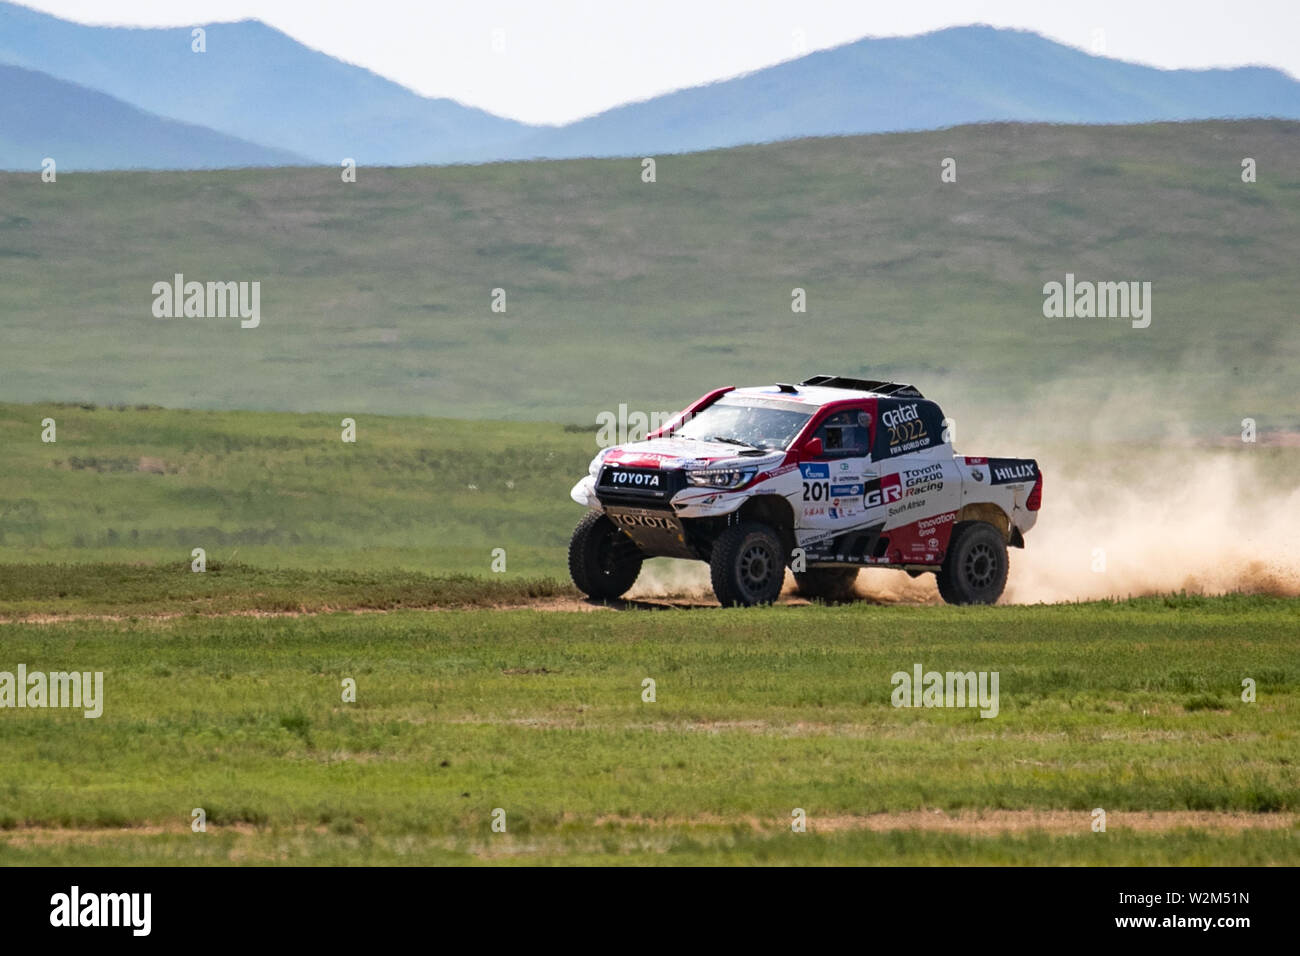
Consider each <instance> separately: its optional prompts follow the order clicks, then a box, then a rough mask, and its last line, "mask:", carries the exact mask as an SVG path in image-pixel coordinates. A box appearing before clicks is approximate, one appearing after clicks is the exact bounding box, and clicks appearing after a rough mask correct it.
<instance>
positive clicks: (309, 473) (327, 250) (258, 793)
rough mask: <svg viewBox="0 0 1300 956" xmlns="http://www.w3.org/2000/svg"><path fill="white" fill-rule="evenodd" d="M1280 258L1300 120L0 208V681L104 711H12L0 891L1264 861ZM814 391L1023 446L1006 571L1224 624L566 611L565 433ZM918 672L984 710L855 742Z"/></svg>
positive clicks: (815, 611) (1281, 399)
mask: <svg viewBox="0 0 1300 956" xmlns="http://www.w3.org/2000/svg"><path fill="white" fill-rule="evenodd" d="M949 156H951V157H954V158H955V159H956V160H957V164H958V166H957V168H958V182H957V183H954V184H942V183H940V181H939V175H938V173H939V166H940V162H941V160H942V159H943V158H945V157H949ZM1246 156H1249V157H1252V158H1254V159H1256V161H1257V163H1258V168H1259V181H1258V182H1257V183H1254V184H1244V183H1242V182H1241V181H1240V178H1239V175H1240V168H1241V166H1240V164H1241V159H1242V158H1243V157H1246ZM1298 227H1300V123H1286V122H1267V121H1251V122H1232V123H1226V122H1225V123H1220V122H1206V123H1189V124H1161V125H1155V126H1134V127H1122V128H1121V127H1087V128H1080V127H1047V126H981V127H968V128H961V129H954V130H944V131H937V132H932V133H917V134H902V135H891V136H873V137H849V138H839V139H824V140H805V141H797V142H789V143H781V144H774V145H769V146H756V147H746V148H742V149H734V150H722V151H717V152H712V153H701V154H694V155H687V156H673V157H659V165H658V182H656V183H654V184H644V183H642V182H641V181H640V163H639V161H638V160H635V159H632V160H591V161H587V160H578V161H565V162H537V163H515V164H497V165H489V166H479V167H444V168H425V169H389V170H380V169H365V168H363V169H362V170H361V171H360V175H359V181H358V182H357V183H356V184H354V185H344V184H342V183H341V182H340V181H339V179H338V176H337V173H336V172H335V171H331V170H329V169H321V170H292V169H278V170H246V171H221V172H204V173H197V172H195V173H180V172H178V173H108V174H91V175H71V174H64V175H60V177H59V180H58V182H57V183H56V184H53V185H49V184H42V183H41V182H40V180H39V177H37V176H32V175H28V174H16V173H4V174H0V325H3V327H4V336H5V338H4V349H5V351H4V357H3V360H2V365H3V370H2V371H3V374H0V447H3V449H4V455H3V456H0V699H2V698H3V694H4V684H3V682H4V677H3V674H4V673H5V672H14V671H16V669H17V668H18V666H19V665H25V666H26V667H27V668H28V669H29V670H31V671H38V670H46V671H55V670H69V669H75V670H77V671H102V672H103V674H104V681H105V702H104V713H103V716H101V717H99V718H97V719H85V718H83V717H82V716H80V713H79V712H76V713H74V712H70V711H68V710H52V709H26V708H23V709H9V708H3V709H0V864H10V865H12V864H18V865H21V864H64V863H85V864H110V865H113V864H136V863H142V864H155V863H156V864H202V863H219V864H223V863H231V864H258V863H266V864H281V863H289V864H292V863H310V864H365V863H401V864H418V863H547V864H550V863H556V864H572V863H629V864H672V863H686V864H726V863H734V864H749V863H755V864H818V863H868V864H899V863H901V864H999V863H1010V864H1063V865H1072V864H1080V865H1097V864H1132V865H1149V864H1177V865H1202V864H1226V865H1234V864H1241V865H1265V864H1285V865H1295V864H1297V863H1300V825H1298V823H1297V821H1298V820H1300V790H1298V788H1300V771H1298V769H1297V763H1296V760H1297V756H1296V755H1297V753H1300V750H1298V748H1297V734H1298V733H1300V723H1298V722H1297V708H1298V706H1300V657H1298V656H1297V654H1296V635H1297V634H1298V633H1300V600H1297V599H1295V598H1283V597H1277V596H1266V595H1269V594H1274V595H1282V594H1295V593H1296V591H1297V588H1296V584H1295V581H1294V580H1291V578H1294V574H1295V568H1296V567H1297V566H1298V565H1297V562H1296V557H1295V544H1294V542H1295V541H1296V540H1300V532H1298V531H1297V529H1296V527H1295V523H1294V521H1293V519H1292V516H1293V515H1294V514H1295V512H1296V509H1295V505H1296V502H1297V501H1300V499H1297V498H1296V494H1297V492H1296V488H1295V486H1296V482H1295V474H1296V469H1297V467H1300V442H1297V441H1296V435H1295V433H1296V432H1297V431H1300V400H1298V399H1297V395H1300V392H1298V391H1297V389H1296V388H1295V355H1296V353H1297V346H1300V331H1297V329H1296V326H1295V321H1294V316H1295V309H1294V292H1295V290H1294V285H1295V283H1294V273H1295V262H1296V259H1297V256H1298V255H1300V228H1298ZM177 272H183V273H185V274H186V276H187V277H188V278H190V279H197V280H244V281H252V280H258V281H261V282H262V283H263V296H262V308H263V317H262V325H261V327H260V328H258V329H255V330H241V329H239V328H238V322H237V320H217V319H203V320H199V319H172V320H164V319H154V318H153V317H152V316H151V314H150V306H151V303H152V293H151V288H152V285H153V283H154V282H157V281H160V280H170V278H171V276H172V275H173V274H174V273H177ZM1067 272H1072V273H1075V274H1076V275H1077V276H1078V277H1079V278H1081V279H1092V280H1103V281H1104V280H1138V281H1150V282H1152V283H1153V290H1154V313H1153V321H1152V325H1151V327H1150V328H1148V329H1145V330H1134V329H1132V328H1130V327H1129V325H1128V324H1127V322H1124V321H1119V322H1115V321H1107V320H1075V321H1069V320H1047V319H1044V318H1043V316H1042V312H1041V309H1042V302H1043V298H1042V292H1041V290H1042V286H1043V283H1044V282H1047V281H1051V280H1058V281H1059V280H1060V279H1062V278H1063V276H1064V274H1065V273H1067ZM497 287H501V288H504V289H506V291H507V296H508V308H507V311H506V312H505V313H504V314H502V313H494V312H492V311H491V310H490V308H489V304H490V301H491V290H492V289H493V288H497ZM794 287H800V288H804V289H805V290H806V291H807V294H808V312H807V313H806V314H794V313H792V312H791V310H790V302H791V289H792V288H794ZM823 371H827V372H837V373H840V374H850V375H852V374H862V375H866V376H868V377H895V378H899V379H902V380H908V381H913V382H915V383H916V384H917V385H918V386H919V387H920V388H921V389H922V390H923V391H924V392H925V393H926V394H927V395H930V396H932V397H934V398H936V399H937V400H939V401H940V403H941V404H942V405H943V407H944V409H945V411H946V412H947V413H948V415H949V416H950V418H952V419H953V420H954V426H953V427H954V428H955V429H956V431H957V433H958V436H959V437H958V438H957V439H956V446H957V448H958V450H959V451H960V452H961V453H964V454H977V455H1007V456H1010V455H1024V456H1032V457H1035V458H1037V459H1038V460H1039V462H1040V463H1041V464H1042V466H1043V469H1044V473H1045V474H1046V475H1047V478H1046V490H1045V493H1044V510H1043V512H1042V514H1043V518H1042V521H1041V522H1040V527H1039V528H1038V529H1035V532H1033V537H1032V538H1031V539H1030V541H1029V547H1028V548H1027V549H1026V551H1025V552H1023V553H1020V552H1017V553H1016V554H1015V555H1014V557H1013V579H1014V576H1015V570H1016V568H1017V567H1019V568H1021V569H1024V568H1026V567H1033V568H1037V569H1039V570H1041V571H1043V572H1044V573H1043V582H1040V583H1039V584H1038V585H1036V586H1039V587H1042V588H1047V589H1048V593H1052V594H1060V593H1066V594H1069V595H1070V596H1077V595H1078V594H1079V593H1081V590H1082V589H1083V587H1084V584H1085V582H1087V585H1088V588H1089V590H1088V592H1087V593H1090V594H1096V595H1105V594H1116V595H1121V596H1122V595H1126V594H1153V593H1155V592H1159V591H1161V590H1173V591H1178V590H1179V589H1180V588H1183V587H1184V585H1183V584H1182V583H1181V582H1182V581H1184V580H1186V581H1188V582H1190V583H1189V584H1188V585H1187V586H1186V590H1187V591H1189V592H1191V591H1195V590H1197V588H1198V587H1199V584H1198V582H1201V581H1205V580H1209V581H1215V580H1219V579H1218V578H1216V577H1214V574H1215V573H1217V572H1219V571H1226V572H1227V574H1226V577H1224V578H1223V580H1226V581H1227V582H1228V584H1227V585H1225V586H1221V587H1220V588H1219V589H1220V590H1223V589H1227V590H1231V589H1233V588H1237V587H1241V588H1246V589H1249V590H1250V591H1251V592H1252V593H1251V594H1244V593H1229V594H1226V595H1224V596H1220V597H1199V596H1194V595H1190V594H1183V593H1180V594H1174V595H1166V596H1150V597H1140V598H1136V599H1133V600H1123V601H1103V602H1091V603H1076V604H1050V605H1049V604H1030V605H1022V606H1000V607H994V608H947V607H942V606H901V605H888V604H886V605H883V606H882V605H880V604H876V603H872V602H871V601H863V602H860V603H856V604H847V605H842V606H834V607H826V606H822V605H816V604H814V605H797V604H788V603H787V604H786V605H783V606H777V607H772V608H763V609H751V610H746V611H739V610H723V609H719V608H708V607H702V606H699V605H700V604H701V602H700V601H697V600H694V599H693V598H692V599H691V600H689V601H685V602H683V601H675V602H673V601H670V602H668V604H670V605H672V604H675V605H676V606H673V607H671V608H668V609H657V610H656V609H652V605H653V602H652V601H649V600H641V601H630V602H626V603H620V604H619V605H618V606H617V607H616V608H595V607H593V606H590V605H587V604H585V603H583V602H582V601H580V600H579V598H578V596H577V594H576V593H575V592H574V591H573V589H572V588H571V586H570V584H569V582H568V577H567V571H566V562H565V550H566V545H567V542H568V538H569V534H570V532H571V529H572V527H573V525H574V524H575V522H576V521H577V519H578V517H579V516H580V514H581V512H580V509H579V508H578V506H577V505H575V504H574V503H573V502H572V501H570V500H569V497H568V491H569V488H570V487H571V486H572V484H573V483H574V482H575V481H576V480H577V479H578V478H579V477H581V475H582V474H584V472H585V469H586V466H587V463H588V461H589V460H590V458H591V456H592V455H593V454H594V452H595V451H596V448H597V442H596V420H597V415H598V414H599V413H601V412H605V411H610V412H612V411H616V410H617V409H618V408H619V405H620V404H621V403H626V404H627V405H628V406H629V409H630V410H631V411H634V412H635V411H640V412H646V413H649V412H656V411H673V410H676V409H678V408H681V407H683V406H684V405H685V404H686V403H687V402H689V401H691V400H693V399H694V398H695V397H697V396H698V395H699V394H700V393H702V392H703V391H705V390H706V389H708V388H711V387H713V386H716V385H721V384H753V383H759V382H764V381H773V380H781V381H784V380H794V379H797V378H801V377H803V376H804V375H808V374H813V373H817V372H823ZM162 406H168V407H162ZM241 409H242V410H241ZM345 417H351V418H355V419H356V428H357V436H356V437H357V441H356V442H355V443H345V442H343V441H341V440H340V439H341V435H340V432H341V424H342V419H343V418H345ZM1247 417H1249V418H1252V419H1254V420H1255V421H1256V422H1257V424H1258V428H1259V432H1260V436H1261V441H1260V442H1259V443H1258V444H1254V443H1246V442H1243V441H1241V440H1240V437H1239V436H1240V433H1241V430H1242V427H1243V423H1242V420H1243V419H1244V418H1247ZM50 418H52V419H54V420H55V423H56V429H57V440H56V441H54V442H44V441H42V440H41V436H42V431H43V428H44V426H43V424H42V423H43V422H44V420H46V419H50ZM195 548H203V549H204V551H205V552H206V559H207V570H206V571H205V572H204V573H201V574H199V573H194V572H193V571H191V565H190V562H191V553H192V551H193V549H195ZM1098 548H1100V549H1101V550H1102V552H1103V553H1108V554H1109V555H1110V569H1111V570H1110V572H1109V573H1110V575H1111V576H1110V577H1090V575H1091V574H1092V573H1093V571H1095V570H1096V569H1095V568H1091V569H1090V562H1092V561H1093V560H1094V555H1095V554H1096V550H1097V549H1098ZM498 549H501V551H504V556H505V561H506V566H505V569H504V570H499V565H498V566H497V567H496V568H494V567H493V561H494V557H495V556H496V555H497V554H498V553H499V552H498ZM1016 562H1022V563H1019V564H1017V563H1016ZM651 567H656V568H658V567H661V565H660V562H652V563H651ZM670 570H671V569H670ZM1161 572H1168V573H1164V574H1162V573H1161ZM872 573H876V572H872ZM878 573H879V574H882V575H889V574H891V572H886V571H880V572H878ZM892 573H893V574H895V575H896V576H897V575H898V574H899V573H898V572H892ZM866 576H867V575H864V577H866ZM1171 581H1174V582H1177V583H1172V584H1171V583H1169V582H1171ZM1060 582H1064V584H1061V583H1060ZM1152 582H1156V583H1152ZM1161 582H1163V583H1161ZM1076 587H1077V588H1080V589H1081V590H1074V588H1076ZM1210 589H1213V588H1210ZM1254 592H1258V593H1254ZM1023 593H1026V594H1032V593H1035V592H1033V591H1032V590H1031V591H1025V592H1023ZM1017 599H1018V600H1020V599H1021V598H1017ZM1053 599H1055V598H1053ZM881 600H884V599H881ZM1023 600H1028V601H1035V600H1040V599H1039V598H1035V597H1032V596H1031V597H1028V598H1024V599H1023ZM660 603H661V604H662V603H663V602H660ZM683 604H686V605H688V606H682V605H683ZM917 664H920V665H922V666H923V667H924V668H925V669H926V670H937V671H941V672H942V671H947V670H950V669H951V670H960V671H962V672H965V671H996V672H998V674H999V675H1000V691H1001V696H1000V705H999V713H998V715H997V716H996V717H994V718H991V719H981V718H980V717H979V716H978V715H977V714H976V713H975V712H974V711H972V710H969V709H934V708H930V709H903V708H894V707H892V706H891V704H890V695H891V691H892V684H891V679H890V678H891V675H892V674H893V673H894V672H896V671H910V670H911V669H912V667H913V666H914V665H917ZM345 678H351V679H353V680H355V681H356V687H357V698H356V700H355V702H347V701H344V700H343V699H342V696H341V695H342V682H343V681H344V680H345ZM646 678H650V679H652V680H653V681H655V687H656V696H657V699H656V700H655V701H654V702H647V701H644V700H643V699H642V688H643V684H642V682H643V681H644V680H645V679H646ZM1247 678H1249V679H1250V680H1252V681H1254V682H1255V686H1256V692H1257V695H1258V696H1257V699H1256V700H1255V701H1254V702H1247V701H1245V700H1243V699H1242V681H1243V680H1245V679H1247ZM195 808H202V809H203V810H204V812H205V814H206V819H207V822H208V827H207V832H203V833H196V832H192V830H191V827H190V823H191V811H192V810H194V809H195ZM497 808H500V809H502V810H503V811H505V815H506V830H505V832H496V831H494V830H493V828H492V815H493V811H494V810H495V809H497ZM795 808H801V809H802V810H804V811H805V812H806V819H807V832H803V833H796V832H793V831H792V829H791V820H792V816H791V815H792V812H793V811H794V810H795ZM1096 808H1102V809H1103V810H1105V811H1106V813H1107V815H1108V817H1107V829H1106V832H1104V833H1101V832H1093V830H1092V817H1091V814H1092V811H1093V810H1094V809H1096Z"/></svg>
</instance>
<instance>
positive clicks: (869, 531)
mask: <svg viewBox="0 0 1300 956" xmlns="http://www.w3.org/2000/svg"><path fill="white" fill-rule="evenodd" d="M570 494H571V496H572V498H573V500H574V501H576V502H577V503H578V504H580V505H585V506H586V507H587V508H588V509H589V510H588V513H587V514H586V515H585V516H584V517H583V519H582V520H581V521H580V522H579V523H578V527H577V528H576V529H575V530H574V532H573V539H572V541H571V542H570V544H569V571H570V574H572V576H573V583H574V584H576V585H577V586H578V589H579V590H581V591H582V592H583V593H585V594H587V595H588V596H590V597H592V598H617V597H620V596H621V595H623V594H624V593H626V592H627V590H628V589H629V588H631V587H632V585H633V583H634V582H635V581H636V579H637V575H638V574H640V571H641V563H642V561H643V560H644V559H646V558H651V557H672V558H690V559H695V560H700V561H706V562H708V564H709V565H710V570H711V578H712V582H713V591H714V593H715V594H716V595H717V597H718V600H719V601H720V602H721V603H722V605H723V606H724V607H729V606H732V605H754V604H767V603H770V602H772V601H774V600H776V598H777V596H778V595H779V594H780V593H781V588H782V585H783V584H784V580H785V569H786V568H787V567H788V568H790V569H791V571H792V572H793V573H794V579H795V583H796V585H797V587H798V590H799V593H801V594H803V595H805V596H808V597H817V598H822V599H826V600H836V599H842V598H846V597H849V596H850V595H851V594H852V593H853V582H854V579H855V578H856V577H857V574H858V571H859V569H860V568H862V567H886V568H898V569H900V570H903V571H906V572H908V573H909V574H911V575H912V576H913V577H918V576H920V575H922V574H927V573H933V574H934V575H935V577H936V578H937V579H938V585H939V594H940V595H941V596H942V597H943V599H944V600H945V601H947V602H948V603H949V604H992V603H994V602H995V601H997V599H998V598H999V596H1001V594H1002V590H1003V588H1004V587H1005V585H1006V581H1007V547H1008V546H1010V547H1013V548H1023V547H1024V544H1025V537H1024V536H1025V533H1026V532H1027V531H1029V529H1030V528H1032V527H1033V526H1034V522H1035V520H1036V519H1037V518H1038V509H1039V505H1040V503H1041V501H1042V494H1043V475H1042V472H1041V471H1040V470H1039V468H1038V463H1037V462H1036V461H1034V460H1033V459H1029V458H973V457H970V456H963V455H957V454H954V452H953V448H952V444H951V442H950V441H949V440H948V434H947V430H946V423H945V419H944V415H943V412H942V411H940V409H939V406H938V405H937V404H935V403H934V402H933V401H930V400H928V399H926V398H925V397H924V396H922V394H921V393H920V392H919V391H917V389H915V388H914V387H912V386H911V385H903V384H899V383H896V382H875V381H864V380H861V379H853V378H842V377H838V376H830V375H818V376H814V377H813V378H810V379H807V380H806V381H804V382H801V383H799V384H798V385H789V384H777V385H774V386H759V387H756V388H734V387H727V388H719V389H715V390H714V391H712V392H709V393H708V394H707V395H705V396H703V397H702V398H700V399H699V400H698V401H696V402H695V403H694V404H693V405H691V406H690V407H689V408H687V409H686V410H685V411H683V412H681V413H679V414H678V415H677V416H675V417H674V418H673V419H672V420H670V421H669V422H668V423H667V424H666V425H664V426H663V427H662V428H660V429H659V430H658V431H656V432H653V433H651V434H650V435H649V436H648V437H647V439H646V440H645V441H637V442H629V443H627V444H624V445H618V446H615V447H612V448H606V449H604V450H602V451H601V452H600V453H599V454H598V455H596V457H595V458H594V459H593V460H592V462H591V467H590V468H589V470H588V475H587V477H585V478H583V479H582V480H581V481H579V482H578V483H577V484H576V485H574V487H573V490H572V492H571V493H570Z"/></svg>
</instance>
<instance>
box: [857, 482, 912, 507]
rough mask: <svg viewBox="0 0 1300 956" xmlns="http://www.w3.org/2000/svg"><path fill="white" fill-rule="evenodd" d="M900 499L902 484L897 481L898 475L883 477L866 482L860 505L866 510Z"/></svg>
mask: <svg viewBox="0 0 1300 956" xmlns="http://www.w3.org/2000/svg"><path fill="white" fill-rule="evenodd" d="M902 497H903V484H902V482H901V481H899V478H898V475H896V474H895V475H885V476H884V477H883V478H873V479H871V480H870V481H868V482H867V484H866V490H865V492H864V493H863V496H862V503H863V506H864V507H867V508H878V507H880V506H881V505H887V504H890V503H891V502H894V501H897V500H898V499H900V498H902Z"/></svg>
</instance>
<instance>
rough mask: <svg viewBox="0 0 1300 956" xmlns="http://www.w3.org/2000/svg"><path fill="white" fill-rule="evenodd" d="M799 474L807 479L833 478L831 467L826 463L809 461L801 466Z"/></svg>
mask: <svg viewBox="0 0 1300 956" xmlns="http://www.w3.org/2000/svg"><path fill="white" fill-rule="evenodd" d="M799 472H800V473H801V474H802V475H803V476H804V477H805V478H821V479H823V480H826V479H829V478H830V476H831V466H830V465H829V464H827V463H826V462H821V461H809V462H804V463H803V464H801V465H800V466H799Z"/></svg>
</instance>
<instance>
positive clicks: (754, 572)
mask: <svg viewBox="0 0 1300 956" xmlns="http://www.w3.org/2000/svg"><path fill="white" fill-rule="evenodd" d="M709 570H710V572H711V577H712V579H713V593H714V594H716V595H717V597H718V601H719V603H721V604H722V606H723V607H733V606H736V605H739V606H741V607H751V606H753V605H755V604H771V603H772V602H773V601H775V600H776V599H777V597H778V596H779V595H780V593H781V585H782V584H784V583H785V561H784V559H783V556H782V551H781V539H780V538H778V537H777V535H776V532H775V531H773V530H772V529H771V528H769V527H768V526H767V525H765V524H760V523H758V522H757V521H745V522H742V523H740V524H734V525H731V526H730V527H729V528H727V530H726V531H724V532H722V534H721V535H719V536H718V539H717V540H716V541H714V542H713V555H712V557H711V559H710V561H709Z"/></svg>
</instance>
